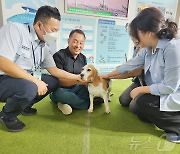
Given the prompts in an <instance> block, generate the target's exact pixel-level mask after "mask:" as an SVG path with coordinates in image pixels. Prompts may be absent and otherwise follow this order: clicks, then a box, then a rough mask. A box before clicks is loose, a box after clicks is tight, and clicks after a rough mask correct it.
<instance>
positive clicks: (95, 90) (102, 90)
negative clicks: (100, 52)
mask: <svg viewBox="0 0 180 154" xmlns="http://www.w3.org/2000/svg"><path fill="white" fill-rule="evenodd" d="M80 75H81V79H82V80H85V81H87V82H88V91H89V98H90V107H89V109H88V112H89V113H91V112H93V99H94V97H95V96H98V97H102V98H103V99H104V104H105V112H106V113H110V108H109V102H108V101H110V96H109V93H110V90H111V81H110V80H109V79H108V80H107V79H103V78H101V77H100V76H99V75H98V71H97V70H96V69H95V67H94V66H93V65H85V66H84V67H83V68H82V71H81V74H80Z"/></svg>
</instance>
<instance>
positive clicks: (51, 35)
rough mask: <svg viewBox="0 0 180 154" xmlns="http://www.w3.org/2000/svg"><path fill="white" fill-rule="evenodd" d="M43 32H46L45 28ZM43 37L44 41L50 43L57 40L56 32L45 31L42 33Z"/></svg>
mask: <svg viewBox="0 0 180 154" xmlns="http://www.w3.org/2000/svg"><path fill="white" fill-rule="evenodd" d="M43 28H44V26H43ZM44 30H45V28H44ZM45 32H46V30H45ZM43 37H44V40H45V42H47V43H52V42H55V41H56V40H57V38H58V32H52V33H48V32H46V34H44V35H43Z"/></svg>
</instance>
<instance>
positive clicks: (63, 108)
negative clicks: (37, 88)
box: [57, 103, 72, 115]
mask: <svg viewBox="0 0 180 154" xmlns="http://www.w3.org/2000/svg"><path fill="white" fill-rule="evenodd" d="M57 106H58V108H59V110H61V112H62V113H63V114H64V115H69V114H71V113H72V108H71V106H70V105H68V104H62V103H58V105H57Z"/></svg>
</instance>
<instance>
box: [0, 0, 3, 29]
mask: <svg viewBox="0 0 180 154" xmlns="http://www.w3.org/2000/svg"><path fill="white" fill-rule="evenodd" d="M2 25H3V15H2V4H1V0H0V27H1V26H2Z"/></svg>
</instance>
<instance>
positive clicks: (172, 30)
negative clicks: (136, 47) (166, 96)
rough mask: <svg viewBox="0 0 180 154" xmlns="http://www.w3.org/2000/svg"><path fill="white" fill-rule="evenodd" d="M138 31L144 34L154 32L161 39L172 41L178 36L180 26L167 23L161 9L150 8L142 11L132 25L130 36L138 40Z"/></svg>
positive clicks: (130, 26) (170, 22)
mask: <svg viewBox="0 0 180 154" xmlns="http://www.w3.org/2000/svg"><path fill="white" fill-rule="evenodd" d="M138 30H139V31H141V32H143V33H146V32H153V33H155V34H156V35H157V37H158V38H159V39H164V38H166V39H172V38H175V37H176V35H177V31H178V26H177V24H176V23H175V22H172V21H169V20H166V21H165V18H164V16H163V15H162V13H161V11H160V10H159V9H157V8H154V7H150V8H146V9H144V10H142V11H141V12H140V13H139V14H138V15H137V16H136V17H135V18H134V19H133V20H132V22H131V23H130V25H129V34H130V36H132V37H134V38H136V39H137V40H139V37H138Z"/></svg>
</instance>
